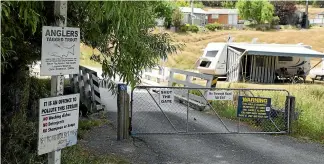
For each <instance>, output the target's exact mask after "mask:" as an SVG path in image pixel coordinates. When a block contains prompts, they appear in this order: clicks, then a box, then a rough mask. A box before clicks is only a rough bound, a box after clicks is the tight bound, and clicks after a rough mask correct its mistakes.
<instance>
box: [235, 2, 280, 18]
mask: <svg viewBox="0 0 324 164" xmlns="http://www.w3.org/2000/svg"><path fill="white" fill-rule="evenodd" d="M236 8H238V10H239V14H240V16H241V17H242V18H243V19H247V20H252V21H254V23H256V24H263V23H269V22H271V20H272V18H273V13H274V7H273V5H272V4H271V3H270V2H269V1H267V0H260V1H248V0H239V1H238V2H237V3H236Z"/></svg>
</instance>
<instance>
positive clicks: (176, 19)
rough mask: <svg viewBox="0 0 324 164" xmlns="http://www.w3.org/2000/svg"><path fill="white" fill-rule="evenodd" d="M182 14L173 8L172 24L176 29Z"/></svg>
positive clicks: (179, 24)
mask: <svg viewBox="0 0 324 164" xmlns="http://www.w3.org/2000/svg"><path fill="white" fill-rule="evenodd" d="M182 18H183V15H182V12H181V11H180V9H175V10H174V12H173V15H172V24H173V26H174V27H176V28H177V29H178V28H179V27H180V26H181V21H182Z"/></svg>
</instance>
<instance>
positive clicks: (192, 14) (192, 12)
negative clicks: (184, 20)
mask: <svg viewBox="0 0 324 164" xmlns="http://www.w3.org/2000/svg"><path fill="white" fill-rule="evenodd" d="M193 1H194V0H190V5H191V15H190V18H191V25H193V24H194V5H193Z"/></svg>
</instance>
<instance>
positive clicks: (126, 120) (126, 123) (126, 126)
mask: <svg viewBox="0 0 324 164" xmlns="http://www.w3.org/2000/svg"><path fill="white" fill-rule="evenodd" d="M124 104H125V108H124V110H125V111H124V137H123V139H128V138H129V121H130V119H129V95H128V94H127V92H126V98H125V102H124Z"/></svg>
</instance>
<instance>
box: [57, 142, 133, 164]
mask: <svg viewBox="0 0 324 164" xmlns="http://www.w3.org/2000/svg"><path fill="white" fill-rule="evenodd" d="M64 163H66V164H108V163H109V164H126V163H129V162H127V161H126V160H124V159H122V158H121V157H119V156H116V155H101V156H99V155H95V154H92V153H89V152H88V151H87V150H85V149H83V148H82V147H81V146H80V145H74V146H72V147H68V148H65V149H63V152H62V164H64Z"/></svg>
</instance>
